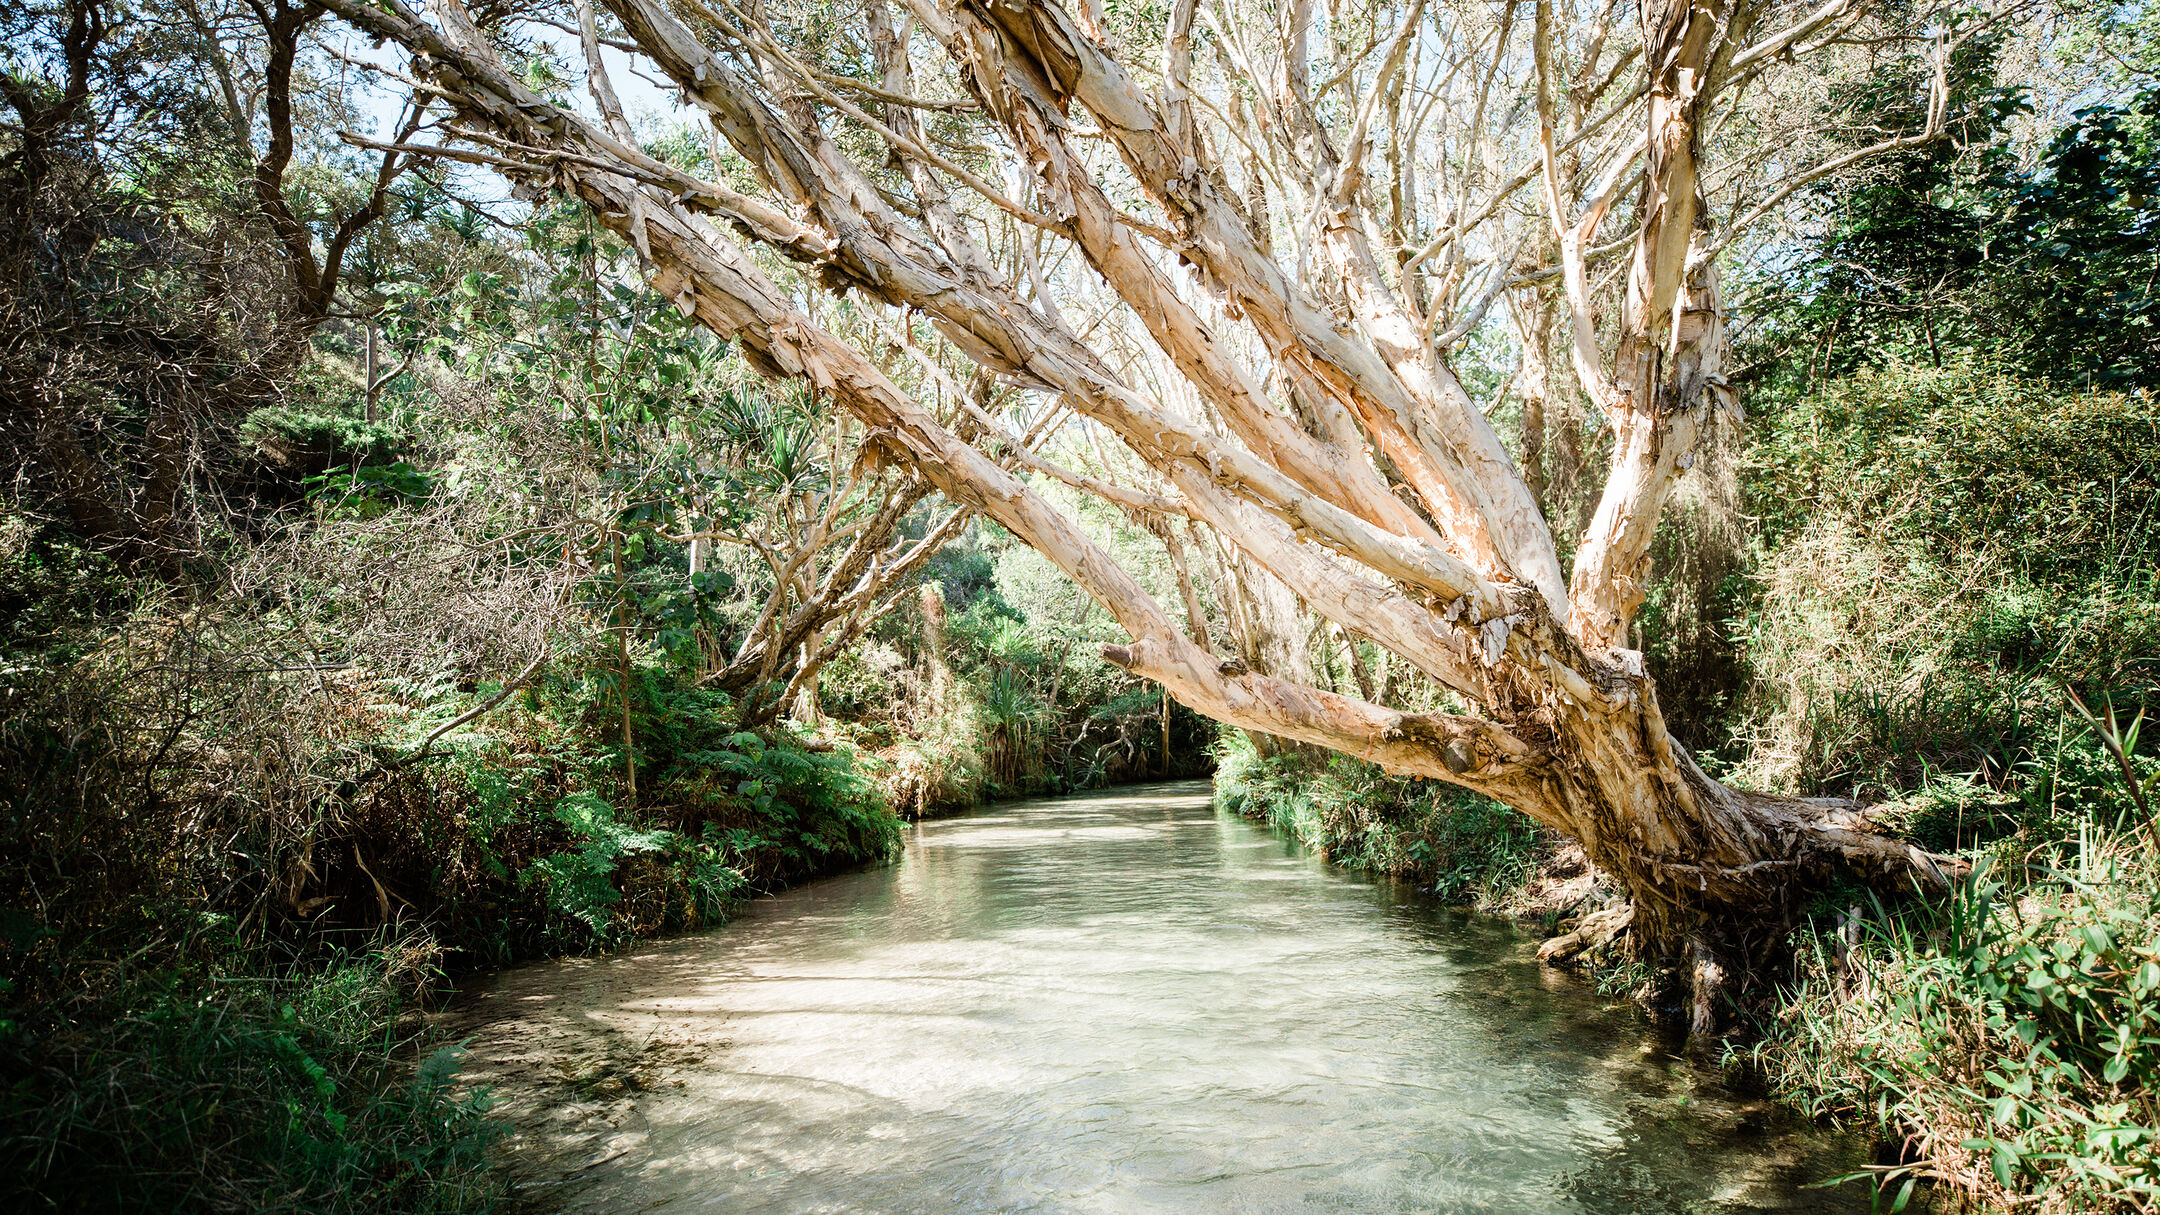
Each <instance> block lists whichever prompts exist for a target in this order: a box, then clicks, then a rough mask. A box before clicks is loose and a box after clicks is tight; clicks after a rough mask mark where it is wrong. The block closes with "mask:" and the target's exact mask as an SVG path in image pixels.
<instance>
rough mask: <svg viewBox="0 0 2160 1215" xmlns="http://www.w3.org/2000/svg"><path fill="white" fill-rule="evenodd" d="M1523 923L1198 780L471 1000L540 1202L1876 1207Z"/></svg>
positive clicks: (468, 1032)
mask: <svg viewBox="0 0 2160 1215" xmlns="http://www.w3.org/2000/svg"><path fill="white" fill-rule="evenodd" d="M1535 947H1536V940H1535V938H1533V937H1531V936H1530V935H1528V934H1527V933H1525V932H1524V931H1522V930H1521V929H1518V928H1516V927H1514V926H1511V925H1509V924H1506V923H1503V922H1499V921H1495V920H1492V919H1489V918H1484V917H1478V916H1473V915H1470V914H1468V913H1465V912H1461V911H1456V910H1452V909H1449V908H1446V907H1443V906H1440V905H1437V904H1436V903H1434V902H1433V901H1432V900H1431V899H1428V898H1425V897H1422V896H1420V895H1418V894H1417V893H1416V892H1415V891H1414V890H1410V889H1408V888H1407V887H1405V886H1403V885H1402V884H1399V883H1390V882H1384V881H1373V880H1369V879H1363V878H1360V877H1357V876H1354V875H1349V874H1345V873H1343V872H1342V871H1340V870H1336V869H1333V868H1331V867H1329V866H1328V865H1326V864H1324V863H1323V862H1321V861H1319V860H1317V859H1315V858H1314V857H1313V856H1311V855H1310V854H1309V853H1307V852H1306V851H1304V850H1303V849H1301V848H1299V847H1298V846H1296V845H1295V844H1292V843H1290V842H1287V841H1285V840H1283V839H1281V838H1279V837H1278V836H1276V835H1274V834H1273V833H1271V832H1269V831H1268V830H1267V829H1265V828H1263V827H1259V826H1256V825H1254V824H1251V823H1248V822H1245V821H1243V820H1241V819H1238V818H1236V817H1234V816H1230V815H1227V814H1219V813H1217V812H1216V811H1215V810H1214V809H1213V808H1211V806H1210V804H1209V796H1208V786H1207V785H1206V784H1205V783H1201V782H1188V783H1182V784H1170V785H1154V786H1140V787H1136V788H1129V789H1121V790H1112V791H1109V792H1107V793H1093V794H1086V795H1080V796H1072V797H1066V798H1058V799H1050V800H1043V801H1035V802H1024V803H1009V804H1005V805H999V806H994V807H990V808H986V809H984V810H982V811H980V812H977V813H975V814H972V815H969V816H967V817H964V818H958V819H948V820H944V821H939V822H933V823H926V824H922V825H919V826H917V827H915V828H912V829H911V831H910V835H909V839H908V846H907V850H906V854H905V856H904V857H903V858H902V859H901V860H900V861H898V862H897V863H895V864H892V865H888V866H883V867H879V868H875V869H869V870H864V871H861V872H856V873H850V874H844V875H841V876H838V877H834V878H829V879H826V880H823V881H819V882H816V883H813V884H811V885H807V886H804V887H800V888H798V889H795V890H790V891H787V892H784V893H782V894H780V895H778V896H776V897H773V898H769V899H763V900H760V901H758V902H756V903H754V904H753V905H751V906H749V907H748V908H746V909H745V910H744V912H743V913H742V914H741V915H740V916H739V917H738V918H737V919H735V920H734V921H732V922H730V923H729V924H727V925H725V926H723V927H721V928H718V929H715V930H712V931H710V932H705V933H700V934H697V935H693V936H685V937H678V938H674V939H669V940H663V941H655V942H647V943H645V944H642V945H639V946H637V947H634V948H632V949H629V950H627V951H625V952H623V953H619V954H616V955H613V956H608V957H598V958H573V959H563V960H558V961H553V962H547V963H542V964H538V965H533V966H526V967H521V968H518V969H514V970H509V971H505V972H502V973H500V974H497V975H494V976H491V977H489V978H487V979H485V980H482V981H479V982H477V983H476V984H474V985H473V986H472V987H470V988H469V989H467V990H466V991H465V992H463V993H461V995H460V996H459V998H458V999H457V1001H456V1002H454V1003H453V1005H452V1007H451V1008H450V1010H449V1011H448V1012H447V1013H446V1014H445V1021H446V1024H447V1025H448V1026H449V1028H450V1029H451V1031H452V1032H453V1033H455V1034H457V1035H458V1036H460V1037H465V1038H468V1039H469V1041H470V1046H471V1050H472V1057H471V1059H470V1060H469V1061H468V1069H467V1075H468V1076H469V1077H470V1078H471V1079H473V1080H474V1081H476V1082H478V1083H481V1084H485V1085H489V1086H491V1087H492V1089H493V1091H494V1092H495V1093H496V1094H497V1096H498V1099H499V1100H500V1101H501V1102H502V1104H501V1106H500V1107H499V1108H500V1109H501V1110H502V1111H503V1112H504V1113H505V1114H507V1116H508V1117H509V1118H510V1119H511V1120H512V1122H513V1123H514V1125H516V1126H517V1128H518V1132H517V1135H516V1137H515V1138H514V1139H513V1140H512V1143H511V1148H512V1154H513V1162H514V1163H513V1168H514V1172H515V1174H516V1175H517V1176H518V1177H519V1178H520V1187H521V1190H522V1191H523V1193H524V1194H525V1196H526V1197H527V1198H529V1199H533V1200H535V1201H536V1203H537V1205H538V1206H540V1207H542V1208H544V1209H553V1210H577V1211H633V1210H635V1211H685V1212H687V1211H704V1210H711V1211H728V1212H775V1213H778V1212H788V1213H791V1215H792V1213H797V1212H880V1213H896V1212H918V1211H920V1212H966V1211H1043V1212H1153V1211H1195V1212H1237V1211H1253V1212H1274V1211H1359V1212H1382V1211H1463V1212H1470V1211H1477V1212H1487V1211H1489V1212H1496V1213H1498V1212H1507V1213H1521V1212H1548V1211H1551V1212H1559V1211H1569V1212H1600V1213H1603V1212H1611V1213H1615V1215H1617V1213H1621V1212H1628V1213H1632V1212H1663V1211H1686V1212H1713V1211H1714V1212H1746V1211H1841V1210H1865V1209H1867V1205H1868V1204H1867V1201H1866V1197H1865V1194H1864V1193H1863V1192H1862V1191H1861V1190H1860V1189H1859V1188H1858V1187H1853V1186H1847V1187H1841V1188H1838V1189H1833V1190H1825V1189H1821V1188H1809V1187H1808V1186H1807V1183H1809V1182H1816V1181H1821V1180H1824V1179H1826V1178H1830V1177H1835V1176H1838V1175H1840V1174H1843V1173H1846V1172H1850V1171H1852V1170H1853V1169H1854V1168H1855V1167H1857V1165H1858V1164H1859V1163H1862V1162H1864V1160H1865V1157H1864V1155H1863V1152H1864V1148H1865V1145H1864V1144H1863V1143H1861V1142H1859V1141H1857V1140H1854V1139H1851V1138H1848V1137H1841V1136H1836V1135H1831V1134H1828V1133H1825V1132H1823V1131H1821V1130H1819V1129H1818V1128H1815V1127H1814V1126H1812V1125H1809V1124H1806V1123H1803V1122H1801V1121H1799V1120H1797V1119H1794V1118H1792V1117H1791V1116H1789V1115H1786V1114H1784V1113H1782V1112H1781V1111H1779V1110H1777V1109H1775V1108H1774V1107H1771V1106H1769V1105H1768V1104H1767V1103H1765V1102H1763V1101H1761V1100H1759V1099H1749V1098H1746V1097H1743V1096H1741V1095H1739V1094H1736V1093H1734V1092H1732V1091H1729V1090H1728V1089H1727V1088H1725V1087H1724V1086H1723V1085H1722V1084H1721V1082H1720V1081H1719V1079H1718V1077H1717V1074H1716V1073H1715V1072H1714V1071H1712V1070H1710V1069H1707V1068H1704V1067H1702V1066H1701V1065H1699V1064H1696V1063H1693V1062H1690V1061H1688V1060H1687V1059H1685V1058H1683V1057H1682V1056H1680V1055H1679V1054H1678V1053H1677V1051H1678V1047H1679V1043H1678V1042H1677V1041H1675V1040H1674V1039H1672V1038H1670V1037H1669V1036H1667V1035H1665V1034H1663V1033H1661V1032H1660V1031H1659V1030H1658V1029H1656V1028H1655V1027H1654V1026H1652V1025H1651V1024H1650V1023H1649V1022H1648V1021H1647V1020H1646V1019H1645V1018H1644V1017H1643V1016H1642V1014H1641V1013H1640V1012H1638V1011H1637V1010H1636V1009H1635V1008H1634V1007H1633V1006H1631V1005H1629V1004H1627V1003H1625V1002H1623V1001H1620V1000H1617V999H1612V998H1607V997H1602V996H1600V995H1598V994H1597V992H1596V991H1595V990H1593V989H1592V988H1591V987H1589V986H1588V985H1587V984H1585V983H1584V982H1583V981H1582V980H1581V979H1580V978H1578V977H1575V976H1572V975H1568V974H1562V973H1559V972H1555V971H1553V970H1550V969H1548V968H1546V967H1543V966H1540V965H1539V964H1538V963H1537V961H1536V958H1535Z"/></svg>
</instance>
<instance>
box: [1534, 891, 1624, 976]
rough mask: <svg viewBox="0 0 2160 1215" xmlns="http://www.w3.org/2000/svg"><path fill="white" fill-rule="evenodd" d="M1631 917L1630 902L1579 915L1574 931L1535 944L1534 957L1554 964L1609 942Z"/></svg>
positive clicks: (1618, 933) (1617, 934) (1622, 929)
mask: <svg viewBox="0 0 2160 1215" xmlns="http://www.w3.org/2000/svg"><path fill="white" fill-rule="evenodd" d="M1634 920H1635V904H1634V903H1633V902H1627V903H1622V904H1620V905H1619V906H1617V907H1607V908H1606V909H1605V910H1603V911H1593V912H1591V913H1590V914H1589V915H1586V916H1584V917H1583V921H1582V923H1580V924H1577V925H1576V926H1575V931H1573V932H1570V933H1567V934H1566V935H1564V936H1557V937H1554V938H1552V939H1551V940H1549V941H1546V942H1545V943H1544V944H1542V945H1540V946H1538V951H1537V956H1538V960H1539V961H1541V962H1550V963H1552V964H1554V965H1558V964H1560V963H1562V962H1565V961H1567V960H1568V959H1570V958H1573V957H1575V956H1576V955H1578V954H1582V953H1587V952H1589V951H1590V950H1593V949H1597V948H1600V947H1602V946H1605V945H1610V944H1611V943H1612V940H1613V938H1614V937H1617V936H1619V935H1620V934H1621V933H1623V932H1626V931H1627V926H1628V925H1629V924H1631V923H1633V922H1634Z"/></svg>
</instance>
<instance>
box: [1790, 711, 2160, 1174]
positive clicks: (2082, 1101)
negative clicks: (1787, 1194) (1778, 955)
mask: <svg viewBox="0 0 2160 1215" xmlns="http://www.w3.org/2000/svg"><path fill="white" fill-rule="evenodd" d="M2065 733H2066V736H2067V737H2066V741H2065V743H2064V744H2063V745H2062V746H2061V747H2060V749H2059V750H2058V751H2057V753H2056V754H2054V755H2052V756H2050V757H2049V758H2050V761H2051V762H2049V763H2048V764H2047V765H2045V767H2041V766H2039V765H2035V766H2034V767H2033V769H2032V770H2030V771H2028V772H2027V773H2025V775H2026V777H2027V779H2025V780H2023V781H2021V782H2020V783H2019V785H2018V786H2017V788H2016V791H2015V796H2014V797H2012V798H2010V799H2006V800H2007V804H2005V805H1999V806H1997V807H1996V808H1995V811H1996V813H1997V814H1998V815H1999V816H2001V817H2002V818H2004V819H2005V820H2007V822H2008V823H2009V824H2012V825H2014V826H2015V831H2016V833H2015V834H2013V835H2007V836H1999V837H1998V838H1996V839H1995V842H1993V843H1991V844H1989V845H1987V846H1986V847H1985V848H1984V849H1983V850H1981V851H1980V854H1979V863H1978V864H1977V865H1976V867H1975V869H1974V872H1973V874H1972V875H1971V876H1970V877H1969V878H1967V879H1966V880H1965V881H1963V882H1962V883H1961V884H1960V887H1959V889H1958V891H1957V893H1956V895H1955V896H1954V897H1953V898H1952V899H1950V900H1949V901H1948V902H1947V903H1944V904H1939V905H1930V904H1915V905H1912V906H1905V907H1894V908H1893V907H1884V906H1882V905H1881V904H1879V903H1856V904H1855V905H1853V906H1852V907H1851V908H1849V909H1847V910H1844V911H1842V912H1840V911H1837V910H1836V909H1835V908H1834V906H1826V907H1824V908H1822V909H1820V910H1819V911H1818V914H1817V915H1816V916H1815V917H1814V919H1813V920H1811V922H1810V926H1809V928H1808V929H1806V930H1804V931H1803V932H1802V933H1801V935H1800V937H1799V940H1798V944H1799V948H1800V957H1801V966H1800V969H1799V972H1798V975H1797V977H1796V979H1795V980H1794V982H1793V983H1792V984H1791V986H1790V987H1789V988H1788V989H1787V990H1786V992H1785V993H1784V995H1783V996H1782V998H1781V999H1780V1001H1779V1002H1778V1004H1777V1006H1776V1008H1775V1009H1774V1010H1773V1011H1771V1012H1769V1013H1767V1014H1766V1023H1765V1025H1764V1026H1763V1028H1764V1030H1765V1031H1766V1033H1765V1038H1764V1040H1763V1042H1762V1043H1761V1044H1760V1045H1758V1046H1757V1047H1755V1048H1754V1050H1753V1052H1752V1055H1753V1058H1754V1061H1755V1062H1756V1063H1757V1064H1758V1065H1760V1066H1762V1067H1763V1068H1764V1069H1765V1070H1766V1072H1767V1074H1768V1075H1769V1077H1770V1079H1771V1081H1772V1083H1773V1084H1774V1085H1776V1086H1777V1087H1778V1088H1779V1089H1780V1090H1781V1091H1783V1092H1784V1093H1785V1094H1787V1095H1788V1096H1789V1097H1790V1098H1791V1099H1793V1100H1794V1101H1796V1102H1797V1103H1799V1104H1801V1105H1802V1106H1803V1107H1804V1108H1806V1109H1809V1110H1810V1111H1812V1112H1814V1113H1816V1114H1819V1115H1831V1116H1836V1117H1841V1118H1849V1119H1864V1120H1868V1121H1872V1122H1873V1123H1875V1124H1876V1125H1877V1126H1879V1127H1880V1128H1881V1129H1882V1130H1883V1131H1884V1132H1885V1133H1887V1134H1889V1135H1891V1136H1893V1137H1895V1138H1897V1139H1899V1140H1901V1141H1903V1142H1904V1144H1905V1154H1904V1157H1903V1159H1904V1163H1903V1164H1902V1165H1900V1166H1898V1167H1897V1169H1896V1170H1894V1172H1893V1176H1895V1175H1896V1174H1899V1173H1903V1174H1915V1175H1924V1176H1929V1177H1933V1178H1936V1179H1938V1180H1940V1181H1943V1182H1947V1183H1949V1184H1952V1185H1954V1186H1956V1187H1958V1188H1960V1189H1962V1190H1965V1191H1967V1192H1968V1193H1975V1194H1980V1195H1986V1196H1990V1197H1992V1198H1993V1199H1995V1200H1998V1201H2003V1202H2005V1203H2011V1202H2018V1203H2022V1202H2031V1201H2035V1200H2037V1201H2038V1202H2039V1203H2040V1205H2041V1207H2042V1209H2047V1210H2115V1209H2120V1208H2121V1206H2122V1205H2123V1204H2125V1203H2130V1204H2133V1205H2135V1204H2136V1203H2138V1202H2140V1201H2143V1200H2144V1199H2146V1198H2149V1196H2150V1195H2151V1194H2152V1193H2153V1192H2154V1189H2155V1186H2156V1184H2160V1173H2156V1171H2155V1170H2156V1165H2155V1155H2154V1151H2155V1145H2156V1143H2160V1087H2156V1086H2160V945H2156V944H2155V941H2156V939H2160V868H2156V867H2155V864H2154V852H2153V849H2152V847H2151V845H2150V835H2149V833H2150V832H2151V830H2152V829H2153V827H2152V825H2151V824H2150V823H2148V822H2146V821H2145V820H2144V812H2143V809H2142V807H2141V806H2140V805H2138V804H2137V802H2136V800H2135V799H2134V798H2133V797H2129V796H2125V794H2128V793H2130V792H2131V791H2132V789H2133V788H2138V787H2142V786H2143V785H2145V784H2148V783H2149V782H2150V781H2151V780H2152V779H2153V778H2154V776H2155V775H2156V774H2160V763H2156V762H2155V761H2153V760H2152V759H2151V758H2149V757H2143V756H2139V757H2137V758H2136V759H2135V760H2134V764H2135V767H2134V769H2133V771H2134V782H2133V780H2132V779H2131V778H2126V777H2125V776H2124V774H2123V773H2122V772H2121V771H2120V769H2119V768H2118V766H2117V765H2116V764H2115V763H2114V762H2113V761H2112V759H2111V757H2109V756H2108V755H2107V754H2106V752H2105V749H2104V748H2103V747H2102V746H2100V745H2099V744H2098V742H2097V740H2096V738H2095V736H2094V734H2093V733H2089V732H2087V731H2086V730H2085V729H2077V730H2071V729H2069V728H2068V727H2067V726H2066V731H2065ZM2135 734H2136V732H2135V730H2129V731H2125V732H2124V734H2123V736H2121V737H2120V738H2119V739H2118V741H2119V742H2121V743H2124V744H2127V746H2126V754H2129V755H2133V756H2134V755H2136V751H2137V739H2136V737H2135ZM2080 761H2082V762H2080ZM2110 775H2111V776H2112V778H2113V779H2109V778H2108V777H2109V776H2110ZM1953 796H1954V793H1953ZM1968 838H1970V837H1968ZM1841 901H1842V900H1841Z"/></svg>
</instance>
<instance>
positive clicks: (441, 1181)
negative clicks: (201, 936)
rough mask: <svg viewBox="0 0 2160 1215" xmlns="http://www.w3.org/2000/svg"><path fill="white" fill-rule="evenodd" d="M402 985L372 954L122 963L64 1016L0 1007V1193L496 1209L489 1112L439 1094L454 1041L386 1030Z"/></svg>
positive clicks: (98, 1206)
mask: <svg viewBox="0 0 2160 1215" xmlns="http://www.w3.org/2000/svg"><path fill="white" fill-rule="evenodd" d="M403 1001H404V998H403V997H402V996H401V995H400V994H399V992H398V990H397V989H396V984H395V982H394V976H393V975H392V973H391V962H390V959H389V957H388V955H387V954H386V953H376V954H371V955H368V956H364V957H360V958H357V959H351V960H347V961H343V962H338V963H334V964H330V965H326V966H317V967H296V968H293V969H290V970H288V971H286V972H284V973H279V974H265V973H262V972H261V971H259V970H256V969H252V964H251V963H249V962H247V961H245V960H243V959H241V958H239V957H238V956H237V955H234V956H230V957H226V958H221V959H219V960H218V961H216V962H214V963H211V964H206V965H198V966H182V967H177V968H168V969H163V970H151V971H147V972H143V973H140V974H135V975H132V976H130V977H129V978H128V979H127V980H126V981H125V982H124V983H122V984H120V985H118V986H116V987H115V988H114V989H113V990H112V991H111V992H110V993H109V994H108V996H107V998H106V1001H105V1003H104V1005H103V1007H102V1008H99V1009H86V1010H78V1015H77V1016H76V1017H74V1018H71V1019H69V1020H67V1021H62V1022H57V1023H56V1022H54V1021H52V1019H51V1018H50V1017H48V1016H44V1015H40V1014H39V1013H37V1012H36V1011H33V1010H21V1009H16V1010H11V1012H13V1013H14V1014H15V1015H13V1016H12V1017H10V1018H9V1020H8V1022H7V1023H6V1024H4V1025H0V1080H4V1085H0V1206H5V1207H6V1208H7V1209H8V1210H12V1211H24V1212H30V1211H43V1210H54V1211H114V1212H119V1211H172V1212H197V1211H200V1212H325V1213H337V1212H387V1211H409V1212H416V1213H426V1212H479V1211H487V1210H492V1209H495V1208H496V1207H498V1206H499V1205H501V1203H502V1202H503V1200H504V1198H505V1196H506V1191H505V1186H504V1183H503V1179H502V1178H501V1177H500V1175H499V1174H498V1173H497V1172H496V1171H495V1170H494V1169H493V1167H492V1166H491V1164H490V1162H489V1161H488V1158H487V1157H488V1147H489V1145H490V1144H491V1143H492V1142H493V1141H494V1140H495V1139H496V1138H497V1137H498V1135H499V1133H500V1127H499V1124H497V1123H495V1122H494V1121H492V1120H490V1119H489V1118H487V1117H486V1109H487V1100H486V1098H485V1097H484V1096H478V1095H461V1094H460V1093H459V1092H458V1091H457V1089H456V1086H455V1084H454V1081H455V1079H456V1075H457V1070H458V1060H459V1058H460V1055H461V1053H462V1052H461V1051H460V1050H459V1049H458V1048H457V1047H455V1046H452V1045H443V1044H439V1043H428V1042H427V1041H426V1040H425V1039H424V1037H423V1036H422V1035H421V1033H420V1032H419V1031H416V1030H411V1029H405V1028H399V1026H400V1013H401V1010H402V1007H403ZM416 1059H417V1060H418V1062H417V1066H415V1063H414V1060H416Z"/></svg>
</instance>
